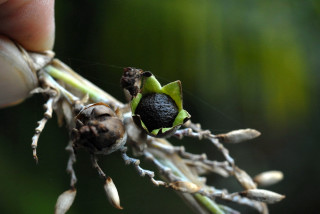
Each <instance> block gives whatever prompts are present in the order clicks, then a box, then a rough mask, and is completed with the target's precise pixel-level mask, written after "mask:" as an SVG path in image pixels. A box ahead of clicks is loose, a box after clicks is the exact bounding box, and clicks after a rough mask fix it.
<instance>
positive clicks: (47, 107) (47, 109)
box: [31, 96, 55, 163]
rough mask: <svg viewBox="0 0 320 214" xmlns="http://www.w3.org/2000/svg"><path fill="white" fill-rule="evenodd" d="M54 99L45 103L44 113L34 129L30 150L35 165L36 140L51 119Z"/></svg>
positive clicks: (36, 157)
mask: <svg viewBox="0 0 320 214" xmlns="http://www.w3.org/2000/svg"><path fill="white" fill-rule="evenodd" d="M54 99H55V97H53V96H52V97H50V98H49V99H48V100H47V102H46V103H45V104H44V105H43V107H44V109H45V112H44V114H43V118H42V119H41V120H40V121H38V126H37V127H36V128H35V134H34V135H33V137H32V144H31V148H32V151H33V158H34V159H35V161H36V163H38V156H37V147H38V140H39V137H40V134H41V132H42V131H43V129H44V127H45V125H46V123H47V122H48V120H49V119H50V118H51V117H52V112H53V104H54Z"/></svg>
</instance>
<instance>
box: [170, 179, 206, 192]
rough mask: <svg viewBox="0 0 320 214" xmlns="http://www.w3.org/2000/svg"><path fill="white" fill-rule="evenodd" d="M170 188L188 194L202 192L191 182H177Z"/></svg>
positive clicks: (171, 184)
mask: <svg viewBox="0 0 320 214" xmlns="http://www.w3.org/2000/svg"><path fill="white" fill-rule="evenodd" d="M170 187H172V188H173V189H175V190H178V191H181V192H188V193H195V192H198V191H199V190H200V187H199V186H198V185H196V184H194V183H192V182H189V181H176V182H173V183H170Z"/></svg>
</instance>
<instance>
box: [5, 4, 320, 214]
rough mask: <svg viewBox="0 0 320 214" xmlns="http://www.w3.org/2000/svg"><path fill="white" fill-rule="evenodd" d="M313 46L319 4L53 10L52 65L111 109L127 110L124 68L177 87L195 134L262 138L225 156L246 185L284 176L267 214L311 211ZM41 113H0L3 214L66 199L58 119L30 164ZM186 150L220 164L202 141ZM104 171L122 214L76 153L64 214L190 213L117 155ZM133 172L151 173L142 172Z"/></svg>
mask: <svg viewBox="0 0 320 214" xmlns="http://www.w3.org/2000/svg"><path fill="white" fill-rule="evenodd" d="M319 38H320V3H319V1H316V0H313V1H312V0H305V1H298V0H281V1H273V0H271V1H253V0H245V1H235V0H233V1H231V0H220V1H218V0H162V1H159V0H157V1H156V0H109V1H89V0H87V1H76V0H73V1H70V0H69V1H57V2H56V43H55V48H54V51H55V52H56V56H57V58H59V59H61V60H62V61H64V62H65V63H67V64H68V65H69V66H71V67H72V68H74V70H76V71H77V72H78V73H79V74H81V75H83V76H84V77H86V78H87V79H89V80H90V81H92V82H94V83H95V84H97V85H98V86H100V87H101V88H103V89H104V90H106V91H107V92H109V93H111V94H112V95H114V96H115V97H117V98H118V99H120V100H122V101H124V96H123V94H122V91H121V89H120V86H119V79H120V76H121V73H122V67H126V66H133V67H138V68H142V69H144V70H150V71H152V72H153V73H154V74H155V75H156V76H157V77H158V79H159V80H160V81H161V82H162V83H163V84H165V83H167V82H169V81H174V80H176V79H180V80H181V81H182V83H183V90H184V106H185V109H187V110H188V111H189V112H190V113H191V114H192V120H193V121H194V122H201V124H202V126H203V127H204V128H207V129H210V130H212V131H213V132H214V133H221V132H227V131H230V130H233V129H240V128H255V129H257V130H259V131H261V132H262V136H261V137H260V138H258V139H256V140H254V141H251V142H246V143H243V144H240V145H227V147H228V149H229V150H230V152H231V155H232V156H233V157H234V158H235V160H236V163H237V164H238V165H239V166H240V167H241V168H243V169H245V170H246V171H247V172H248V173H249V174H250V175H252V176H254V175H255V174H258V173H260V172H262V171H267V170H272V169H276V170H281V171H283V172H284V175H285V178H284V180H283V181H282V182H281V183H279V184H276V185H274V186H272V187H270V188H269V189H271V190H273V191H276V192H279V193H282V194H285V195H286V199H285V200H284V201H283V202H281V203H278V204H275V205H271V206H270V211H271V213H316V212H317V210H319V208H318V206H319V205H318V204H317V202H319V199H318V198H319V197H318V194H319V191H320V188H319V181H320V168H319V166H318V164H317V162H319V160H318V156H317V155H318V154H319V148H320V146H319V142H317V139H319V110H318V109H319V99H318V98H319V84H318V82H319V79H320V74H319V71H318V69H319V67H320V63H319V62H320V61H319V60H318V57H319V54H320V49H319V47H320V39H319ZM43 102H44V100H43V98H42V96H41V95H36V96H33V97H32V98H29V99H28V100H26V101H25V102H24V103H22V104H20V105H18V106H15V107H11V108H7V109H1V110H0V118H1V121H2V122H1V123H0V130H1V131H0V142H1V143H0V170H1V173H0V212H1V213H23V214H28V213H33V214H34V213H52V212H53V208H54V205H55V202H56V199H57V197H58V195H59V194H60V193H62V192H63V191H65V190H67V189H68V187H69V186H68V185H69V176H68V175H67V174H66V172H65V168H66V162H67V158H68V154H67V152H66V151H65V150H64V147H65V146H66V144H67V142H68V133H67V130H66V129H65V128H64V127H58V126H57V123H56V117H54V118H53V119H52V120H50V121H49V123H48V124H47V127H46V128H45V131H44V132H43V133H42V135H41V137H40V141H39V149H38V154H39V161H40V163H39V164H38V165H36V164H35V163H34V160H33V159H32V152H31V148H30V144H31V137H32V135H33V130H34V128H35V127H36V121H38V120H39V119H40V118H41V117H42V114H43V109H42V104H43ZM172 142H174V143H175V144H177V145H181V142H178V141H175V140H172ZM183 145H185V146H186V148H187V149H188V150H189V151H192V152H195V153H201V152H206V153H207V154H208V156H209V157H211V158H213V159H216V158H217V159H221V157H220V156H217V157H216V155H217V154H218V153H217V152H216V149H215V148H214V147H213V146H211V145H210V144H209V143H208V142H206V141H203V142H202V141H201V142H198V141H196V142H195V143H194V142H193V140H186V141H184V142H183ZM101 165H102V167H103V169H105V171H106V172H107V174H109V175H110V176H111V177H112V178H113V180H114V182H115V184H116V185H117V188H118V191H119V194H120V198H121V205H122V206H123V207H124V210H123V211H118V210H116V209H114V208H113V207H111V205H110V204H109V203H108V201H107V199H106V196H105V193H104V191H103V188H102V185H103V182H102V181H101V180H100V179H99V178H98V175H97V173H96V171H95V170H94V169H92V167H91V165H90V161H89V155H88V154H87V153H86V152H80V153H79V155H78V162H77V163H76V166H75V168H76V172H77V176H78V179H79V182H78V184H77V189H78V194H77V197H76V200H75V202H74V204H73V206H72V208H71V210H70V212H69V213H70V214H72V213H110V214H111V213H135V214H136V213H141V214H142V213H191V211H190V209H189V208H188V207H187V206H186V205H185V204H184V203H183V201H182V200H181V199H180V198H179V197H178V195H177V194H175V193H174V192H173V191H172V190H168V189H165V188H157V187H154V186H153V185H152V184H151V183H150V182H149V181H148V180H147V179H146V178H140V177H139V176H138V175H137V174H136V172H135V170H134V169H133V168H132V167H128V166H125V165H124V163H123V161H122V160H121V158H120V156H119V155H118V154H112V155H110V156H106V157H103V158H101ZM142 166H143V167H144V168H151V169H153V168H152V166H151V165H150V164H149V163H147V162H145V161H143V164H142ZM208 181H209V183H210V184H212V185H214V186H216V187H218V188H228V189H230V190H231V191H237V190H239V187H238V186H237V185H236V183H235V182H234V180H233V179H221V178H218V177H217V176H208ZM229 205H230V206H232V204H229ZM242 211H243V212H244V213H255V212H253V211H252V210H250V209H246V208H245V209H243V208H242Z"/></svg>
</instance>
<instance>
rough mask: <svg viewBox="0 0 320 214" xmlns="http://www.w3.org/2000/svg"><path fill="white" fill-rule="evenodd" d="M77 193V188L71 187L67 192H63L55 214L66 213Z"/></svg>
mask: <svg viewBox="0 0 320 214" xmlns="http://www.w3.org/2000/svg"><path fill="white" fill-rule="evenodd" d="M76 194H77V190H76V189H69V190H67V191H65V192H63V193H62V194H61V195H60V196H59V197H58V200H57V203H56V206H55V211H54V213H55V214H64V213H66V212H67V211H68V210H69V208H70V207H71V205H72V203H73V201H74V199H75V197H76Z"/></svg>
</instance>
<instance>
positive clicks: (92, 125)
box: [72, 103, 127, 154]
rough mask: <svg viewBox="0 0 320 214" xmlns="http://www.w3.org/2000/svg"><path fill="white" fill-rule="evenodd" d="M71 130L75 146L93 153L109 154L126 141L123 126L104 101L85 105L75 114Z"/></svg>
mask: <svg viewBox="0 0 320 214" xmlns="http://www.w3.org/2000/svg"><path fill="white" fill-rule="evenodd" d="M75 119H76V128H75V129H73V130H72V139H73V142H74V147H75V148H85V149H87V150H88V151H89V152H90V153H93V154H110V153H112V152H114V151H116V150H118V149H119V148H121V147H122V146H123V145H124V144H125V142H126V138H127V135H126V132H125V127H124V125H123V123H122V121H121V120H120V118H119V117H118V116H117V115H116V113H115V112H114V111H113V110H112V109H111V108H110V106H108V105H107V104H105V103H95V104H90V105H87V106H85V107H84V108H83V109H82V110H81V111H80V113H79V114H78V115H77V116H76V118H75Z"/></svg>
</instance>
